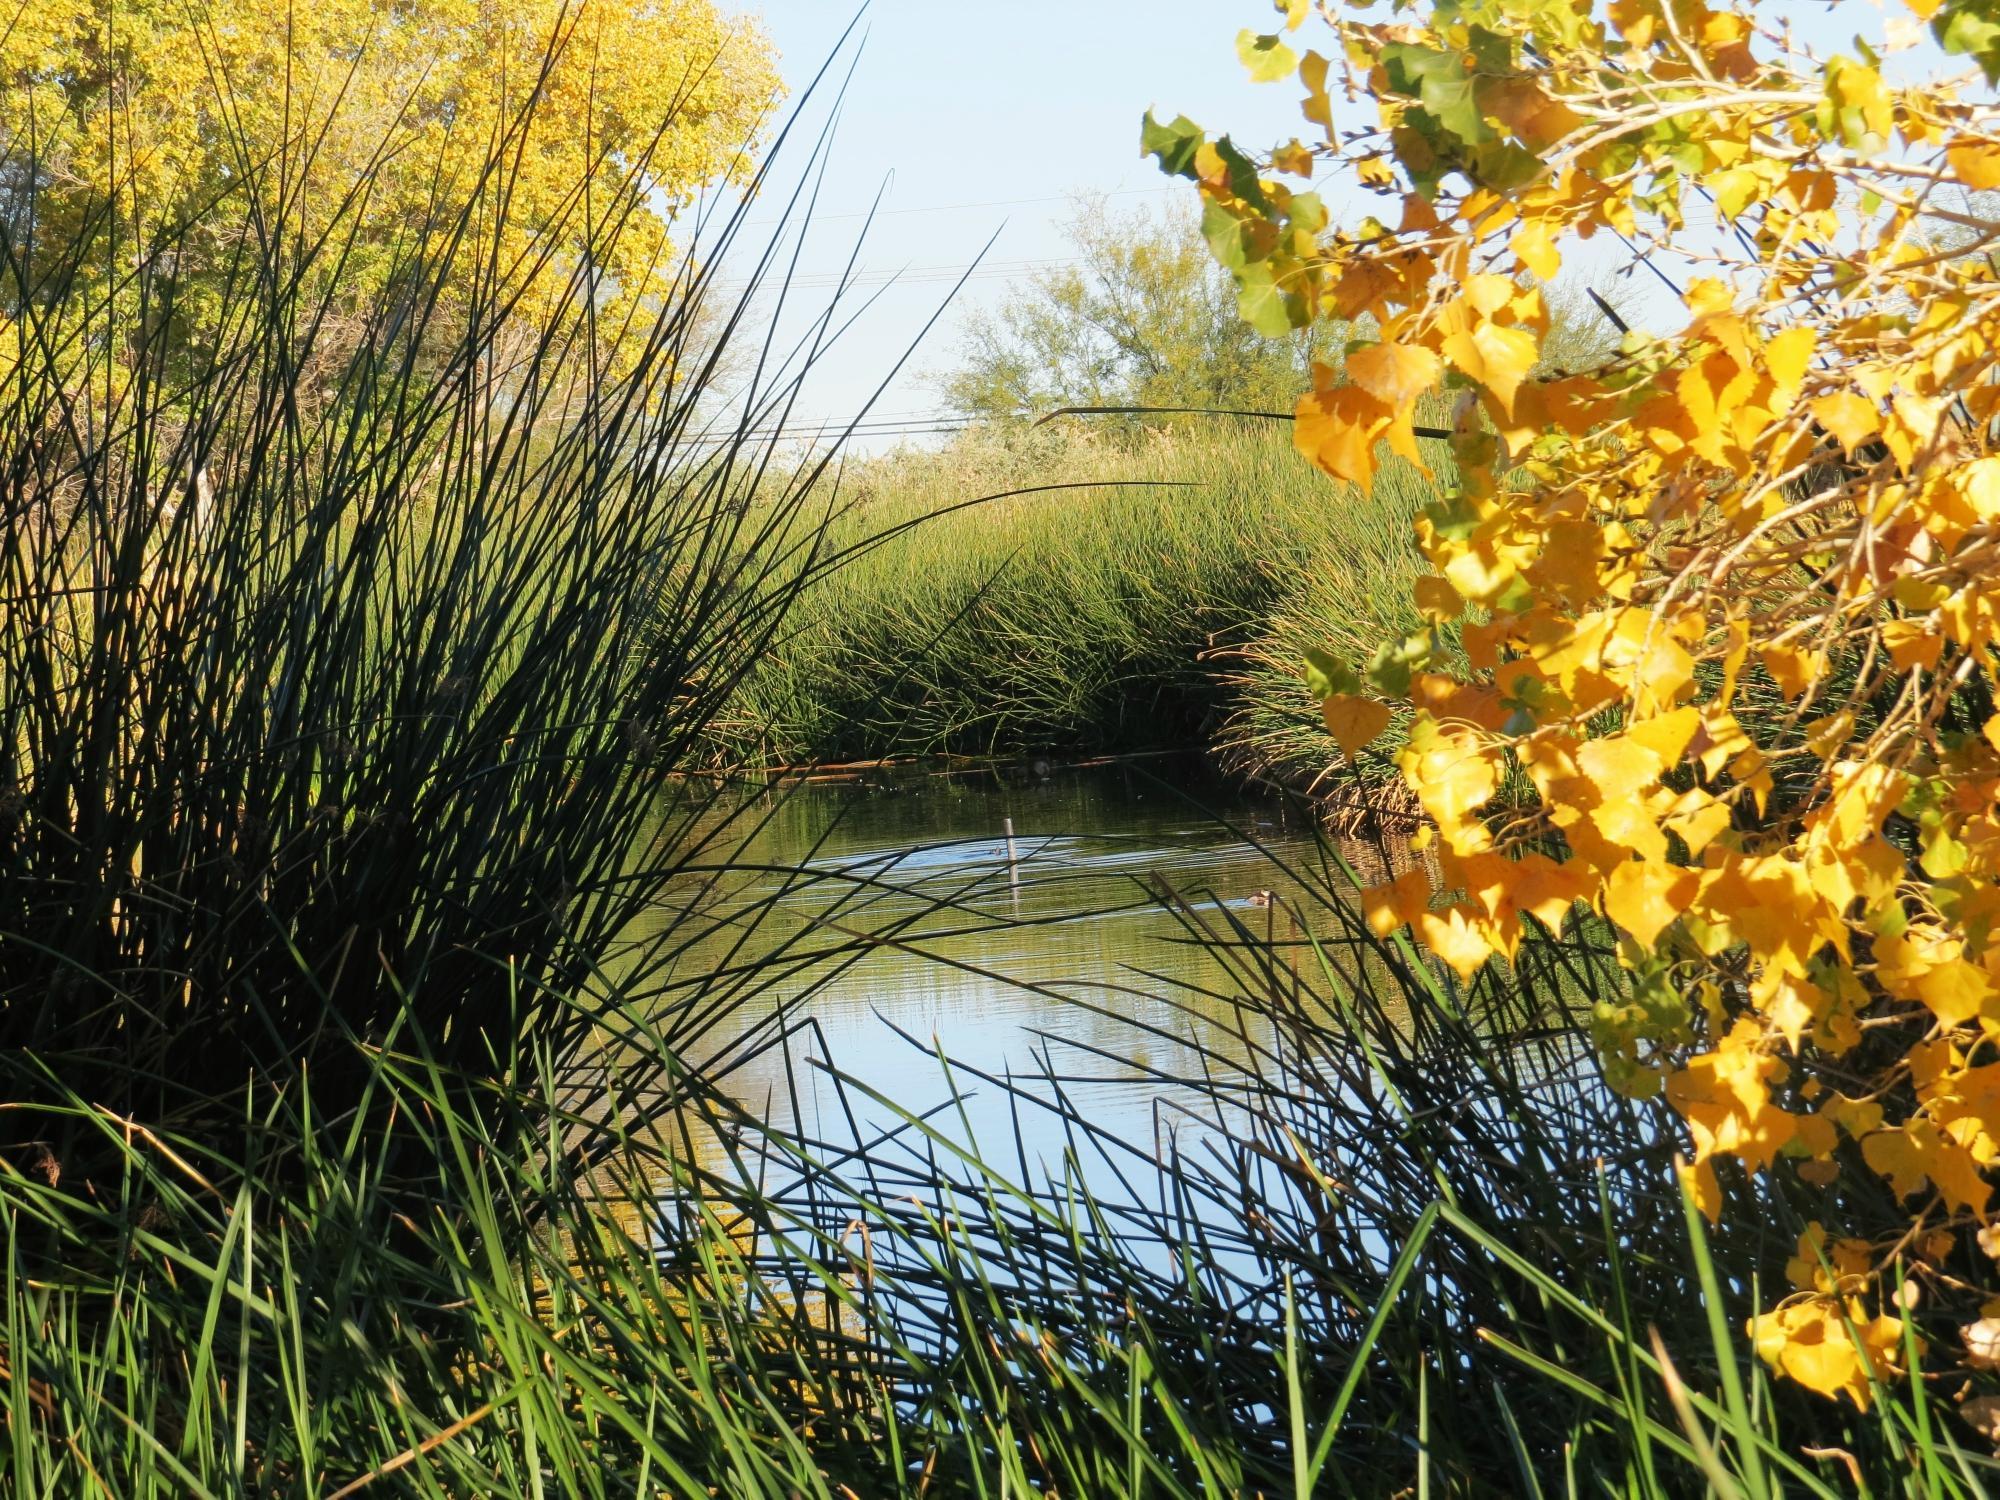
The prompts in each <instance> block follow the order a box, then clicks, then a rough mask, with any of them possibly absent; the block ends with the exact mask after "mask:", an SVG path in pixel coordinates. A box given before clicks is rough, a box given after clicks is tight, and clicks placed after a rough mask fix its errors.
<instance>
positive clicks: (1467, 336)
mask: <svg viewBox="0 0 2000 1500" xmlns="http://www.w3.org/2000/svg"><path fill="white" fill-rule="evenodd" d="M1444 353H1445V357H1446V358H1447V359H1449V360H1450V361H1451V362H1452V364H1453V365H1454V366H1456V367H1457V369H1458V371H1459V373H1460V374H1462V375H1464V376H1465V377H1466V378H1467V379H1469V380H1475V381H1477V382H1478V383H1479V384H1480V385H1482V386H1484V387H1486V389H1487V390H1488V391H1489V392H1491V393H1492V396H1493V399H1494V400H1495V401H1497V402H1498V403H1499V404H1500V409H1501V411H1503V412H1505V413H1506V414H1507V415H1508V416H1509V417H1512V416H1513V414H1514V393H1515V392H1516V391H1518V390H1519V389H1520V388H1521V382H1522V381H1523V380H1526V379H1527V378H1528V372H1529V371H1530V370H1532V369H1534V367H1535V361H1536V360H1537V359H1538V358H1539V357H1540V354H1541V351H1540V349H1539V348H1537V346H1536V344H1535V338H1534V335H1533V334H1531V333H1529V332H1528V331H1527V330H1526V329H1523V328H1503V327H1501V326H1500V325H1499V324H1498V323H1480V324H1479V325H1478V326H1477V327H1475V328H1473V329H1472V330H1471V331H1470V332H1466V331H1464V330H1460V331H1458V332H1455V333H1450V334H1447V335H1446V336H1445V339H1444Z"/></svg>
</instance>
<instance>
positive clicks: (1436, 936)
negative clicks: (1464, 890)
mask: <svg viewBox="0 0 2000 1500" xmlns="http://www.w3.org/2000/svg"><path fill="white" fill-rule="evenodd" d="M1417 930H1418V932H1419V934H1420V935H1421V936H1422V937H1423V940H1424V946H1425V947H1426V948H1428V949H1430V950H1431V952H1433V953H1435V954H1436V955H1437V956H1438V957H1439V958H1441V959H1443V960H1444V961H1445V962H1446V963H1448V964H1450V965H1451V967H1452V970H1453V971H1454V972H1455V973H1456V974H1457V975H1458V977H1459V978H1460V979H1462V980H1464V981H1466V982H1467V983H1468V984H1469V983H1471V981H1472V976H1473V975H1474V974H1477V973H1478V972H1479V967H1480V965H1481V964H1483V963H1485V962H1486V960H1487V959H1489V958H1491V957H1492V956H1493V953H1494V950H1495V949H1496V947H1497V946H1498V945H1497V944H1496V943H1494V941H1493V939H1492V938H1491V937H1490V936H1489V935H1488V933H1487V930H1486V924H1485V922H1484V921H1483V920H1482V919H1481V917H1480V915H1479V913H1478V911H1477V910H1476V909H1474V908H1473V907H1470V906H1467V905H1465V904H1463V903H1460V904H1459V905H1457V906H1450V907H1446V908H1445V910H1443V911H1442V912H1433V911H1425V912H1422V913H1420V914H1419V915H1418V917H1417Z"/></svg>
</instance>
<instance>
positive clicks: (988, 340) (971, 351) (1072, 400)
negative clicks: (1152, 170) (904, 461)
mask: <svg viewBox="0 0 2000 1500" xmlns="http://www.w3.org/2000/svg"><path fill="white" fill-rule="evenodd" d="M1066 237H1067V239H1068V241H1069V243H1070V245H1071V246H1072V248H1073V249H1074V251H1075V257H1074V260H1073V262H1072V263H1070V264H1067V265H1063V266H1059V267H1056V268H1054V269H1051V270H1048V271H1045V272H1043V273H1042V274H1040V275H1038V276H1036V277H1034V278H1033V279H1031V280H1030V281H1028V282H1026V283H1025V284H1024V285H1022V286H1021V287H1019V288H1018V289H1017V290H1015V291H1013V292H1012V293H1011V294H1010V295H1009V296H1008V297H1007V298H1006V299H1005V300H1004V301H1003V302H1002V303H1001V304H1000V305H999V306H998V307H997V308H996V309H993V310H992V311H982V312H980V313H978V314H976V315H975V316H974V317H973V318H972V320H971V322H970V324H969V326H968V328H967V330H966V335H965V342H964V346H963V348H962V350H961V355H960V362H959V365H958V367H957V368H956V369H954V370H953V371H951V372H950V374H949V375H947V376H946V378H945V380H944V394H945V399H946V400H947V401H948V402H949V403H950V404H951V405H952V406H953V407H954V408H955V409H957V410H959V411H962V412H964V413H965V414H966V415H968V416H971V417H977V418H985V419H989V420H997V421H1008V420H1019V419H1021V418H1027V417H1033V416H1035V415H1038V414H1040V413H1042V412H1046V411H1048V410H1050V409H1052V408H1054V407H1058V406H1082V405H1144V406H1201V407H1215V406H1232V407H1249V408H1255V409H1260V410H1262V409H1268V410H1272V411H1282V412H1289V411H1290V410H1291V409H1292V403H1293V401H1294V400H1295V399H1296V393H1297V390H1298V387H1299V386H1300V384H1301V383H1303V382H1305V381H1307V380H1309V379H1310V366H1311V361H1312V359H1313V358H1314V357H1315V353H1316V351H1319V350H1323V349H1324V348H1328V347H1334V346H1335V338H1334V334H1335V333H1336V332H1337V330H1330V329H1328V328H1327V327H1325V326H1324V325H1322V326H1319V327H1317V328H1314V329H1309V330H1304V331H1301V332H1300V333H1297V334H1294V335H1292V336H1291V337H1289V338H1286V339H1268V338H1264V337H1261V336H1260V335H1259V334H1258V333H1257V332H1256V331H1255V330H1254V329H1252V328H1251V327H1250V326H1249V325H1248V324H1247V323H1245V322H1244V321H1243V318H1242V316H1241V314H1240V313H1239V312H1238V311H1237V303H1236V290H1235V287H1234V285H1233V284H1232V283H1231V281H1230V278H1229V275H1228V273H1227V272H1226V271H1224V270H1223V269H1222V268H1220V267H1219V266H1218V265H1217V264H1216V262H1215V258H1214V257H1213V256H1212V255H1211V254H1210V253H1209V250H1208V247H1207V245H1206V244H1204V243H1203V241H1202V237H1201V228H1200V223H1199V220H1198V219H1197V218H1196V216H1195V215H1194V214H1193V213H1191V212H1187V211H1185V210H1183V209H1179V208H1176V209H1173V210H1169V211H1166V212H1153V211H1149V210H1145V209H1139V210H1136V211H1133V212H1130V213H1122V214H1121V213H1115V212H1112V211H1111V210H1110V209H1109V208H1108V207H1107V205H1106V204H1105V202H1104V200H1103V199H1102V198H1085V199H1081V200H1079V201H1078V203H1077V206H1076V209H1075V211H1074V213H1073V214H1072V215H1071V217H1070V220H1069V223H1068V225H1067V229H1066ZM1320 357H1324V354H1323V353H1322V354H1321V355H1320Z"/></svg>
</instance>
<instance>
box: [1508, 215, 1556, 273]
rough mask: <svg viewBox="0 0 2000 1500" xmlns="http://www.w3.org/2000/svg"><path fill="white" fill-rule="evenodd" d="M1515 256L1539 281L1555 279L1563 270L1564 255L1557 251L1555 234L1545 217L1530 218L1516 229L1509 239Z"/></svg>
mask: <svg viewBox="0 0 2000 1500" xmlns="http://www.w3.org/2000/svg"><path fill="white" fill-rule="evenodd" d="M1507 245H1508V248H1509V249H1511V250H1512V251H1513V252H1514V255H1515V258H1516V259H1518V260H1519V261H1520V262H1521V264H1522V265H1524V266H1526V267H1527V268H1528V272H1529V274H1530V275H1532V276H1533V277H1534V278H1535V279H1536V280H1538V281H1553V280H1555V277H1556V273H1557V272H1558V271H1560V270H1562V257H1561V256H1560V255H1558V254H1557V253H1556V241H1555V236H1554V235H1553V234H1551V233H1550V232H1549V225H1548V221H1547V220H1545V219H1529V220H1527V221H1526V222H1524V223H1523V224H1522V225H1521V227H1520V228H1519V229H1517V230H1515V231H1514V235H1513V238H1512V239H1510V240H1508V241H1507Z"/></svg>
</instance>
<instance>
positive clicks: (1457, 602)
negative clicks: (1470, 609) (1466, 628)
mask: <svg viewBox="0 0 2000 1500" xmlns="http://www.w3.org/2000/svg"><path fill="white" fill-rule="evenodd" d="M1410 592H1411V593H1412V595H1414V597H1415V598H1416V601H1417V609H1418V611H1419V612H1420V613H1421V614H1422V615H1423V617H1424V618H1425V619H1426V620H1428V621H1429V622H1430V623H1431V624H1433V625H1441V624H1443V623H1444V622H1445V621H1447V620H1456V619H1457V618H1458V617H1459V616H1460V615H1462V614H1464V613H1465V600H1464V599H1463V598H1461V597H1460V596H1459V592H1458V590H1457V589H1455V588H1453V587H1452V586H1451V580H1450V579H1447V578H1440V577H1439V576H1438V575H1437V574H1435V573H1426V574H1425V575H1424V576H1423V577H1422V578H1419V579H1418V580H1417V581H1416V583H1415V585H1413V586H1412V588H1411V591H1410Z"/></svg>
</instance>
